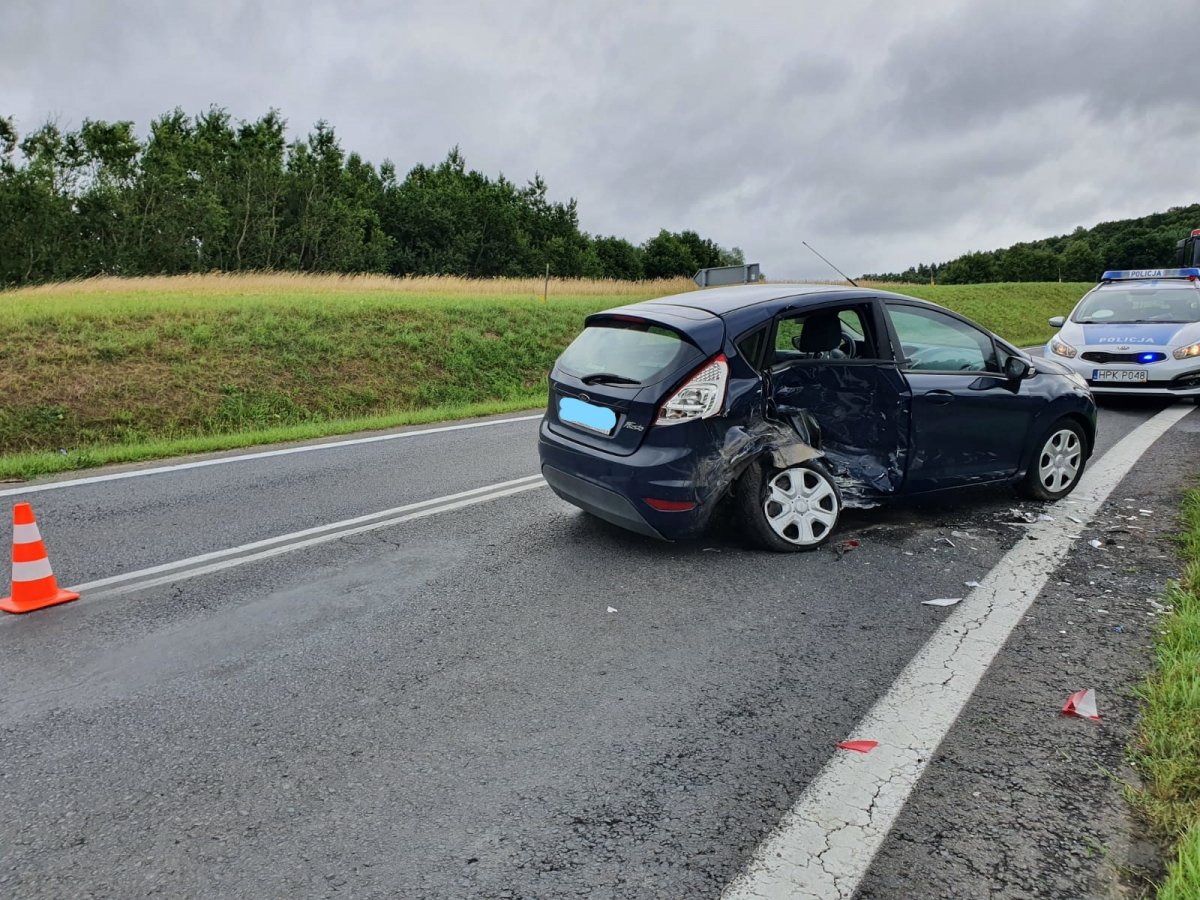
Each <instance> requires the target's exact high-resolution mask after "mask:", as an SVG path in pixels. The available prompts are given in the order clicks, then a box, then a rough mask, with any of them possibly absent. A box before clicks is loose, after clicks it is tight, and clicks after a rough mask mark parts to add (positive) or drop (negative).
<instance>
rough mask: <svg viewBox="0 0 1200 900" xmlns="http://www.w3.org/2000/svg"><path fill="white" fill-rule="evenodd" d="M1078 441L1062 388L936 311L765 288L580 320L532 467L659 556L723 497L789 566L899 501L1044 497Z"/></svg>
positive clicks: (558, 369)
mask: <svg viewBox="0 0 1200 900" xmlns="http://www.w3.org/2000/svg"><path fill="white" fill-rule="evenodd" d="M1095 431H1096V405H1095V402H1094V401H1093V399H1092V396H1091V393H1090V392H1089V391H1088V388H1087V385H1086V384H1085V383H1084V382H1083V381H1082V380H1081V379H1080V378H1079V377H1078V376H1077V375H1074V374H1072V373H1071V372H1070V371H1068V370H1067V369H1065V368H1064V367H1062V366H1060V365H1058V364H1057V363H1055V362H1052V361H1050V360H1042V359H1038V360H1036V361H1035V360H1032V359H1030V358H1029V357H1028V356H1026V355H1025V354H1024V353H1022V352H1021V351H1020V350H1018V349H1016V348H1015V347H1012V346H1011V345H1009V344H1007V343H1005V342H1004V341H1002V340H1001V339H1000V338H998V337H996V336H995V335H993V334H991V333H990V332H988V331H986V330H984V329H983V328H980V327H979V326H978V325H976V324H974V323H973V322H971V321H970V320H968V319H965V318H963V317H962V316H959V315H957V314H955V313H952V312H950V311H949V310H946V309H943V308H941V307H939V306H937V305H935V304H932V303H926V302H924V301H922V300H916V299H913V298H911V297H904V296H901V295H899V294H891V293H886V292H882V291H872V290H865V289H859V288H836V287H828V286H819V285H781V284H772V285H751V286H745V287H736V288H717V289H713V290H707V291H699V292H695V293H689V294H681V295H679V296H675V297H664V298H662V299H659V300H651V301H648V302H645V303H637V304H633V305H630V306H623V307H620V308H618V309H611V310H608V311H606V312H602V313H597V314H595V315H592V316H589V317H588V319H587V322H586V327H585V328H584V330H583V332H582V333H581V334H580V335H579V337H577V338H576V339H575V341H574V342H573V343H572V344H571V345H570V346H569V347H568V348H567V349H566V351H565V352H564V353H563V354H562V356H561V357H559V359H558V362H557V363H556V364H555V366H554V370H553V372H552V373H551V375H550V403H549V408H548V409H547V411H546V416H545V418H544V419H543V420H542V426H541V435H540V439H539V441H538V450H539V452H540V455H541V461H542V474H543V475H544V476H545V478H546V481H547V482H549V484H550V486H551V487H552V488H553V489H554V491H555V493H557V494H558V495H559V496H560V497H562V498H563V499H564V500H567V501H568V502H570V503H573V504H574V505H576V506H578V507H580V508H581V509H584V510H586V511H588V512H590V513H592V514H593V515H596V516H599V517H600V518H602V519H606V520H608V521H609V522H613V523H615V524H617V525H621V526H623V527H625V528H628V529H630V530H632V531H636V532H640V533H642V534H646V535H650V536H653V537H657V538H664V539H667V540H675V539H678V538H682V537H687V536H690V535H694V534H697V533H699V532H700V531H702V530H703V529H704V528H705V527H706V525H707V524H708V522H709V520H710V518H711V516H712V514H713V512H714V510H715V509H716V508H717V506H718V504H720V503H721V501H722V500H724V499H726V498H728V497H731V496H732V499H733V506H732V508H733V510H734V513H735V515H736V516H737V517H738V519H739V521H740V523H741V526H742V528H743V530H744V531H745V533H746V535H747V536H748V537H749V538H750V539H751V540H752V541H753V542H754V543H755V544H757V545H759V546H762V547H766V548H768V549H772V550H781V551H787V550H804V549H811V548H813V547H817V546H820V545H821V544H822V543H824V542H825V541H826V540H828V539H829V537H830V535H831V534H832V533H833V531H834V529H835V528H836V526H837V521H838V517H839V516H840V515H841V511H842V509H843V508H845V507H854V506H858V507H866V506H874V505H877V504H878V503H880V502H882V501H884V500H886V499H888V498H890V497H896V496H900V495H911V494H917V493H924V492H929V491H939V490H945V489H949V488H956V487H962V486H965V485H978V484H988V483H1005V482H1009V483H1014V484H1017V485H1018V486H1019V488H1020V489H1021V491H1022V492H1023V493H1024V494H1025V495H1027V496H1029V497H1032V498H1035V499H1041V500H1056V499H1058V498H1060V497H1063V496H1065V495H1066V494H1068V493H1069V492H1070V491H1071V490H1072V489H1073V488H1074V487H1075V485H1076V483H1077V482H1078V481H1079V478H1080V476H1081V475H1082V474H1083V469H1084V465H1085V464H1086V462H1087V459H1088V457H1089V456H1090V454H1091V450H1092V445H1093V442H1094V438H1095Z"/></svg>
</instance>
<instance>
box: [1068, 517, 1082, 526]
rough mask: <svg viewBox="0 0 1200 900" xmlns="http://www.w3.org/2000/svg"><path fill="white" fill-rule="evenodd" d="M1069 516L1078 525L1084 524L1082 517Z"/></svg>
mask: <svg viewBox="0 0 1200 900" xmlns="http://www.w3.org/2000/svg"><path fill="white" fill-rule="evenodd" d="M1067 518H1068V519H1070V520H1071V521H1072V522H1074V523H1075V524H1076V525H1082V524H1083V519H1080V518H1079V517H1078V516H1067Z"/></svg>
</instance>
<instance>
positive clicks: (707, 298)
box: [645, 284, 874, 316]
mask: <svg viewBox="0 0 1200 900" xmlns="http://www.w3.org/2000/svg"><path fill="white" fill-rule="evenodd" d="M837 293H852V294H859V295H861V294H863V293H866V292H865V291H864V290H863V289H861V288H851V287H846V286H845V285H833V284H740V285H737V286H735V287H719V288H707V289H705V290H702V291H690V292H688V293H686V294H674V295H672V296H669V297H659V298H657V299H654V300H647V301H645V302H646V303H653V304H655V305H658V306H682V307H684V308H686V309H699V310H702V311H704V312H707V313H712V314H713V315H714V316H724V315H726V314H728V313H731V312H734V311H736V310H739V309H745V308H746V307H747V306H758V305H759V304H763V303H771V302H773V301H777V300H791V299H793V298H800V297H804V296H805V295H814V298H813V299H814V302H815V301H816V296H815V295H821V299H828V296H829V295H830V294H837ZM871 293H874V292H871Z"/></svg>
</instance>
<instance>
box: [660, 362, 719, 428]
mask: <svg viewBox="0 0 1200 900" xmlns="http://www.w3.org/2000/svg"><path fill="white" fill-rule="evenodd" d="M728 380H729V361H728V360H726V359H725V354H723V353H718V354H717V355H716V356H714V357H713V358H712V359H710V360H709V361H708V362H706V363H705V364H704V365H703V366H701V367H700V368H699V369H697V370H696V371H695V372H694V373H693V374H692V377H691V378H689V379H688V380H687V381H685V382H684V383H683V386H682V387H681V388H679V390H677V391H676V392H675V393H674V394H672V395H671V396H670V397H668V398H667V399H666V400H664V401H663V404H662V406H660V407H659V408H658V418H657V419H655V420H654V424H655V425H678V424H679V423H680V422H691V421H692V420H694V419H707V418H709V417H711V416H715V415H717V414H718V413H719V412H720V411H721V409H722V407H724V406H725V383H726V382H727V381H728Z"/></svg>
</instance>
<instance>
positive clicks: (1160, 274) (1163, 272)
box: [1100, 267, 1200, 281]
mask: <svg viewBox="0 0 1200 900" xmlns="http://www.w3.org/2000/svg"><path fill="white" fill-rule="evenodd" d="M1145 278H1200V268H1195V267H1193V268H1190V269H1110V270H1109V271H1107V272H1105V273H1104V274H1103V275H1101V276H1100V280H1101V281H1136V280H1138V279H1145Z"/></svg>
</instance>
